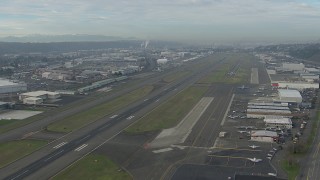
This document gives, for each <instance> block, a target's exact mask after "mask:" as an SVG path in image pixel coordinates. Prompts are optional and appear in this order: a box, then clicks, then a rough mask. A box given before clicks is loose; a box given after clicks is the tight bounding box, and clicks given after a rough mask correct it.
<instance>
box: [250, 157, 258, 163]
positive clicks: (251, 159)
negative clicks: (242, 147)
mask: <svg viewBox="0 0 320 180" xmlns="http://www.w3.org/2000/svg"><path fill="white" fill-rule="evenodd" d="M247 159H248V160H250V161H252V162H255V163H256V162H260V161H262V159H257V158H255V157H254V158H247Z"/></svg>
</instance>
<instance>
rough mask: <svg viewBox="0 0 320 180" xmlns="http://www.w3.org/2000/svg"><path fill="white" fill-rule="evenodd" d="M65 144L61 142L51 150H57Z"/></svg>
mask: <svg viewBox="0 0 320 180" xmlns="http://www.w3.org/2000/svg"><path fill="white" fill-rule="evenodd" d="M67 143H68V142H62V143H60V144H58V145H56V146H55V147H53V149H58V148H60V147H62V146H63V145H65V144H67Z"/></svg>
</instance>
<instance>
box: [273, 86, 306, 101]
mask: <svg viewBox="0 0 320 180" xmlns="http://www.w3.org/2000/svg"><path fill="white" fill-rule="evenodd" d="M278 94H279V99H280V101H281V102H288V103H301V102H302V96H301V94H300V92H299V91H297V90H291V89H278Z"/></svg>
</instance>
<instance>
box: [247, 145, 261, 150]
mask: <svg viewBox="0 0 320 180" xmlns="http://www.w3.org/2000/svg"><path fill="white" fill-rule="evenodd" d="M249 147H251V148H252V149H255V148H258V147H260V146H256V145H251V146H249Z"/></svg>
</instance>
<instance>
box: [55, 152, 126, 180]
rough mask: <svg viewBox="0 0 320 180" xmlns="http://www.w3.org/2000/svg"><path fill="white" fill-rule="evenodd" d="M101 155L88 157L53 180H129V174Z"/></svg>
mask: <svg viewBox="0 0 320 180" xmlns="http://www.w3.org/2000/svg"><path fill="white" fill-rule="evenodd" d="M119 169H120V168H119V167H118V166H117V165H116V164H115V163H113V162H112V161H111V160H110V159H108V158H107V157H106V156H103V155H93V154H92V155H88V156H86V157H84V158H83V159H81V160H80V161H78V162H76V163H75V164H74V165H72V166H71V167H69V168H67V169H66V170H64V171H62V172H61V173H60V174H58V175H57V176H55V177H54V178H53V179H54V180H63V179H77V180H82V179H83V180H87V179H101V180H102V179H103V180H129V179H132V178H131V176H130V175H129V174H127V173H126V172H125V171H124V170H119Z"/></svg>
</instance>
